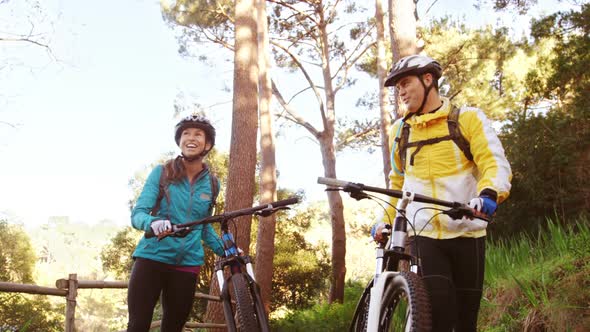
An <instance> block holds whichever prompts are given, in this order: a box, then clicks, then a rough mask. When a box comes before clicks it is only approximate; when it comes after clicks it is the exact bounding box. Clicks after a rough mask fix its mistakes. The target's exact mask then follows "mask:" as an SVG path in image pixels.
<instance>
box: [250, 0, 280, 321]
mask: <svg viewBox="0 0 590 332" xmlns="http://www.w3.org/2000/svg"><path fill="white" fill-rule="evenodd" d="M257 15H258V17H257V21H258V68H259V80H258V82H259V86H258V91H259V93H258V98H259V109H260V111H259V114H260V115H259V117H260V152H261V167H260V203H262V204H266V203H270V202H272V201H275V200H276V198H277V170H276V161H275V144H274V132H273V121H272V113H271V109H270V102H271V98H272V85H271V80H270V73H269V71H270V59H269V56H270V48H269V39H268V24H267V22H266V17H267V13H266V1H265V0H257ZM275 223H276V217H275V215H274V214H273V215H270V216H268V217H260V220H259V223H258V237H257V240H256V257H258V259H257V261H256V267H255V273H256V279H257V283H258V285H259V286H260V294H261V296H262V300H263V302H264V307H265V308H266V312H269V311H270V303H271V296H272V277H273V260H274V254H275V244H274V240H275V228H276V225H275Z"/></svg>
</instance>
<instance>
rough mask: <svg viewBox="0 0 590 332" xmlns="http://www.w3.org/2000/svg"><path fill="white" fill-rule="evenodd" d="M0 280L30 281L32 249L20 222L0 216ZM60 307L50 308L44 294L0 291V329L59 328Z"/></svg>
mask: <svg viewBox="0 0 590 332" xmlns="http://www.w3.org/2000/svg"><path fill="white" fill-rule="evenodd" d="M0 248H1V249H0V281H4V282H13V283H27V284H31V283H33V282H34V281H33V269H34V267H35V260H36V257H35V253H34V251H33V246H32V245H31V241H30V239H29V237H28V236H27V234H26V233H25V232H24V231H23V229H22V228H21V227H20V226H17V225H12V224H8V222H7V221H6V220H0ZM63 312H64V311H63V307H58V308H54V307H52V306H51V304H50V303H49V301H48V300H47V297H45V296H30V295H24V294H20V293H0V324H2V325H0V330H2V331H3V330H4V329H6V330H9V329H10V328H23V327H26V328H27V330H28V331H61V330H62V329H63V314H62V313H63Z"/></svg>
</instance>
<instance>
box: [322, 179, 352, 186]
mask: <svg viewBox="0 0 590 332" xmlns="http://www.w3.org/2000/svg"><path fill="white" fill-rule="evenodd" d="M318 183H319V184H325V185H327V186H332V187H346V186H348V185H349V184H350V182H346V181H342V180H338V179H334V178H324V177H318Z"/></svg>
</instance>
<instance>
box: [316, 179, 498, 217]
mask: <svg viewBox="0 0 590 332" xmlns="http://www.w3.org/2000/svg"><path fill="white" fill-rule="evenodd" d="M318 183H319V184H324V185H327V186H330V187H336V188H338V190H342V191H345V192H348V193H350V196H352V197H353V198H357V197H358V198H357V199H361V198H367V196H363V194H362V192H363V191H370V192H374V193H379V194H384V195H387V196H391V197H395V198H402V197H403V195H404V193H408V192H405V191H402V190H394V189H384V188H379V187H371V186H366V185H364V184H362V183H354V182H348V181H342V180H338V179H334V178H325V177H318ZM355 196H356V197H355ZM413 200H414V201H416V202H420V203H427V204H435V205H439V206H444V207H448V208H450V210H447V211H444V212H443V213H444V214H447V215H449V216H450V217H451V218H453V219H460V218H462V217H468V218H478V219H482V220H484V221H487V222H490V221H491V219H490V216H488V215H486V214H484V213H482V212H480V211H477V210H475V209H472V208H470V207H469V206H467V204H464V203H460V202H451V201H445V200H441V199H437V198H432V197H429V196H425V195H421V194H416V193H414V199H413Z"/></svg>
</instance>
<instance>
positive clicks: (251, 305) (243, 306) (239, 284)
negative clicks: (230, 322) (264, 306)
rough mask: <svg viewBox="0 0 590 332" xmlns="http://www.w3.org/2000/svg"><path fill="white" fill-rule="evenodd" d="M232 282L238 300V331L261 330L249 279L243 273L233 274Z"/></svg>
mask: <svg viewBox="0 0 590 332" xmlns="http://www.w3.org/2000/svg"><path fill="white" fill-rule="evenodd" d="M231 282H232V285H233V289H234V296H235V301H236V327H237V330H238V331H245V332H259V331H260V326H259V325H258V319H257V316H256V307H255V301H254V300H255V299H254V298H253V296H252V292H251V291H250V286H249V285H248V280H247V278H246V276H245V275H243V274H242V273H236V274H234V275H233V276H232V278H231Z"/></svg>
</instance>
